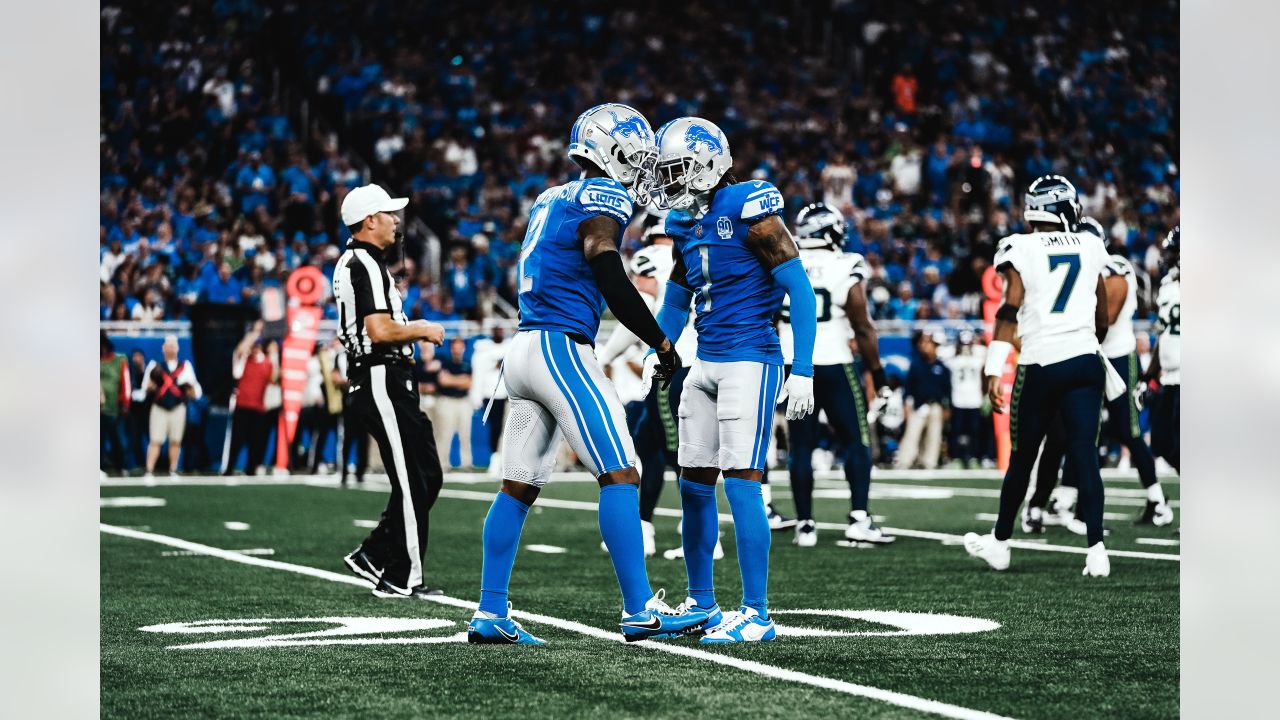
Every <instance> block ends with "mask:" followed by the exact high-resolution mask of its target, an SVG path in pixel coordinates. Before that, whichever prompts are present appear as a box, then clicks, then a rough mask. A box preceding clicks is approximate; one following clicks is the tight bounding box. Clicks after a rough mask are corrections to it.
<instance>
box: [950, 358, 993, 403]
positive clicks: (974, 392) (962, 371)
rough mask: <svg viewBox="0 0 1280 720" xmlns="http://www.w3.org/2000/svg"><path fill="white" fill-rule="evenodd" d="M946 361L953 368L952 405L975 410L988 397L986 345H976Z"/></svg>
mask: <svg viewBox="0 0 1280 720" xmlns="http://www.w3.org/2000/svg"><path fill="white" fill-rule="evenodd" d="M944 363H945V364H946V366H947V367H948V368H950V369H951V407H953V408H959V409H961V410H975V409H977V408H980V407H982V399H983V398H984V397H986V394H987V393H986V389H985V388H984V387H983V382H984V379H983V375H982V370H983V366H985V365H986V363H987V348H986V346H985V345H974V346H972V348H971V350H970V351H969V352H967V353H956V354H955V355H953V356H952V357H951V358H950V359H948V360H945V361H944Z"/></svg>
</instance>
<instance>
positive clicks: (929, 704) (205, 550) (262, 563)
mask: <svg viewBox="0 0 1280 720" xmlns="http://www.w3.org/2000/svg"><path fill="white" fill-rule="evenodd" d="M98 529H99V530H100V531H101V532H103V533H106V534H108V535H117V536H120V537H126V538H131V539H134V540H145V541H148V542H154V543H158V544H161V545H168V546H170V547H175V548H178V549H180V550H187V551H190V552H193V553H196V554H199V555H207V556H210V557H216V558H219V559H222V560H227V561H230V562H236V563H241V564H244V565H254V566H257V567H263V568H269V569H271V570H283V571H285V572H292V573H297V574H299V575H306V576H308V577H313V578H317V579H320V580H328V581H330V582H337V583H344V584H347V585H356V586H359V587H362V588H367V587H368V583H367V582H366V581H364V580H361V579H359V578H356V577H352V576H350V575H343V574H341V573H336V572H332V571H329V570H322V569H320V568H313V567H308V566H306V565H295V564H293V563H287V562H281V561H279V560H267V559H264V558H261V557H255V556H251V555H244V554H242V553H238V552H235V551H232V550H223V549H221V548H216V547H212V546H210V545H201V544H200V543H194V542H191V541H188V540H183V539H181V538H175V537H170V536H168V535H159V534H156V533H149V532H141V531H138V530H130V529H127V528H123V527H118V526H115V525H108V524H105V523H99V524H98ZM427 599H428V600H430V601H432V602H437V603H440V604H441V605H449V606H451V607H456V608H461V609H464V610H472V609H474V608H475V603H474V602H471V601H469V600H461V599H459V598H453V597H449V596H447V595H438V596H432V597H428V598H427ZM511 615H512V616H513V617H516V618H519V619H521V620H528V621H530V622H535V623H541V624H543V625H550V626H552V627H557V628H560V629H562V630H569V631H571V632H576V633H579V634H581V635H587V636H589V637H593V638H596V639H599V640H607V641H611V642H617V643H624V642H625V641H624V640H623V638H622V635H621V634H620V633H617V632H608V631H605V630H601V629H599V628H595V627H591V626H590V625H583V624H582V623H579V622H575V621H573V620H564V619H561V618H556V617H551V616H548V615H540V614H537V613H530V612H524V611H521V610H512V611H511ZM626 644H628V645H631V646H633V647H641V648H645V649H648V650H657V651H659V652H665V653H669V654H672V655H679V656H681V657H687V658H692V659H695V660H703V661H706V662H712V663H716V664H717V665H724V666H726V667H730V668H736V669H738V670H746V671H748V672H753V673H756V674H757V675H763V676H765V677H770V678H774V679H777V680H785V681H788V682H794V683H800V684H803V685H809V686H812V687H817V688H822V689H824V690H831V691H834V692H839V693H844V694H846V695H854V696H857V697H865V698H870V699H872V700H879V701H880V702H884V703H888V704H890V705H896V706H898V707H904V708H908V709H910V710H918V711H920V712H927V713H933V714H935V715H941V716H943V717H949V718H957V720H1010V719H1009V718H1006V717H1004V716H1002V715H996V714H994V713H988V712H983V711H981V710H973V709H970V708H966V707H961V706H959V705H951V704H948V703H944V702H938V701H936V700H929V699H927V698H922V697H917V696H915V695H907V694H906V693H899V692H894V691H892V690H882V689H880V688H877V687H871V686H869V685H858V684H857V683H851V682H846V681H844V680H835V679H833V678H827V677H822V676H820V675H809V674H807V673H802V672H798V671H795V670H787V669H785V668H780V667H776V666H774V665H766V664H764V663H759V662H755V661H752V660H744V659H741V658H737V657H734V656H732V655H728V654H720V653H713V652H707V651H705V650H698V649H696V648H691V647H685V646H682V645H672V644H667V643H661V642H656V641H652V640H644V641H641V642H636V643H626Z"/></svg>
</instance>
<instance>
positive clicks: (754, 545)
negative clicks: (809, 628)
mask: <svg viewBox="0 0 1280 720" xmlns="http://www.w3.org/2000/svg"><path fill="white" fill-rule="evenodd" d="M712 371H713V372H714V373H716V374H717V375H719V377H718V378H717V381H718V382H717V385H718V393H717V403H716V419H717V421H718V424H719V430H720V453H719V455H720V467H721V468H723V470H724V490H725V495H726V496H727V497H728V498H729V507H730V510H731V511H732V513H733V529H734V534H735V536H736V538H737V546H738V568H739V571H740V572H741V574H742V605H741V607H740V609H739V611H738V613H737V614H736V616H729V617H726V619H725V620H724V621H723V622H722V623H721V624H720V625H719V626H717V627H715V628H713V629H711V630H710V631H708V632H707V635H706V636H705V637H703V638H702V642H704V643H733V642H750V641H755V640H772V639H773V638H774V637H775V636H776V633H775V630H774V627H773V621H772V620H770V619H769V609H768V586H769V549H770V545H771V539H770V535H769V534H770V530H769V519H768V516H767V513H766V510H765V502H764V496H763V493H762V492H761V489H760V488H761V486H760V480H761V479H762V478H763V476H764V468H765V465H766V455H767V453H768V449H769V443H770V442H771V441H772V438H773V409H774V406H775V405H777V402H778V394H779V393H780V392H781V391H782V381H783V371H782V366H780V365H771V364H767V363H757V362H733V363H716V364H715V367H714V368H713V370H712Z"/></svg>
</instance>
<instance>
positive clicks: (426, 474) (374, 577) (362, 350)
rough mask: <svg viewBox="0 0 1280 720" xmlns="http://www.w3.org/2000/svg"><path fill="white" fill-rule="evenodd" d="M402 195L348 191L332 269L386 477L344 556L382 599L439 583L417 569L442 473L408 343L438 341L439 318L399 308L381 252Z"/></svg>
mask: <svg viewBox="0 0 1280 720" xmlns="http://www.w3.org/2000/svg"><path fill="white" fill-rule="evenodd" d="M408 203H409V201H408V199H406V198H392V197H390V196H389V195H387V191H385V190H383V189H382V188H381V187H378V186H377V185H365V186H364V187H358V188H356V189H354V190H352V191H351V192H350V193H348V194H347V197H346V198H345V199H343V201H342V223H343V224H344V225H346V226H347V228H348V229H349V230H350V231H351V242H350V243H348V244H347V250H346V252H345V253H343V254H342V257H341V258H339V259H338V265H337V268H336V269H335V270H334V273H333V295H334V298H335V299H336V300H337V303H338V318H339V319H338V322H339V328H338V333H339V337H340V338H341V340H342V344H343V346H344V347H346V349H347V358H348V362H347V383H348V384H347V402H348V403H350V404H351V405H352V407H353V410H354V412H355V413H356V415H357V416H358V417H359V418H360V421H361V422H362V423H363V424H364V425H365V427H366V428H367V429H368V431H369V434H371V435H373V436H374V438H375V439H376V440H377V441H378V449H379V450H380V451H381V453H382V464H383V465H384V466H385V467H386V469H387V475H388V477H389V479H390V480H391V500H390V501H389V502H388V503H387V509H386V510H384V511H383V512H382V519H381V520H380V521H379V522H378V526H377V527H375V528H374V529H373V531H372V532H370V533H369V537H367V538H365V540H364V542H362V543H361V544H360V547H358V548H356V549H355V550H353V551H352V552H351V554H349V555H347V556H346V557H345V558H344V561H345V562H346V565H347V567H348V568H349V569H350V570H351V572H353V573H355V574H356V575H359V576H360V577H362V578H364V579H366V580H368V581H369V582H370V583H372V584H373V594H374V595H376V596H377V597H384V598H386V597H424V596H426V595H439V594H441V593H442V592H443V591H442V590H440V589H438V588H431V587H428V586H427V584H426V580H425V578H424V577H423V565H424V564H425V560H426V556H427V514H428V513H429V512H430V511H431V506H432V505H433V504H435V501H436V497H437V496H438V495H439V494H440V486H441V484H442V482H443V476H442V474H441V471H440V458H439V456H438V455H437V453H436V443H435V439H434V433H433V432H432V428H431V421H430V420H428V419H427V416H426V415H424V414H423V413H422V411H421V410H419V409H418V390H417V386H416V385H415V384H414V382H413V344H414V343H415V342H417V341H418V340H426V341H428V342H431V343H434V344H436V345H439V344H440V343H441V342H443V341H444V327H443V326H441V325H438V324H436V323H430V322H427V321H426V320H414V321H412V322H410V321H409V320H408V319H407V318H406V317H405V314H404V310H403V308H402V307H401V298H400V292H399V291H398V290H397V289H396V285H395V281H394V280H393V279H392V277H391V273H389V272H388V271H387V265H386V259H385V257H384V254H385V253H386V251H387V249H388V248H390V247H391V246H392V245H393V244H394V243H395V242H396V239H397V235H398V233H397V231H396V227H397V226H398V225H399V224H400V218H399V216H398V215H397V214H396V213H397V212H399V211H400V210H403V209H404V207H405V205H407V204H408Z"/></svg>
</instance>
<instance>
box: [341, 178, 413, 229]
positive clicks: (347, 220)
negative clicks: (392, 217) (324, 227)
mask: <svg viewBox="0 0 1280 720" xmlns="http://www.w3.org/2000/svg"><path fill="white" fill-rule="evenodd" d="M408 204H409V198H393V197H391V196H390V195H388V194H387V191H386V190H383V189H382V188H381V187H379V186H377V185H365V186H364V187H358V188H356V189H355V190H352V191H351V192H349V193H347V196H346V197H345V198H343V200H342V224H343V225H348V226H350V225H355V224H357V223H360V222H363V221H364V219H365V218H367V217H369V216H370V215H376V214H378V213H380V212H396V211H397V210H403V209H404V206H405V205H408Z"/></svg>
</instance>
